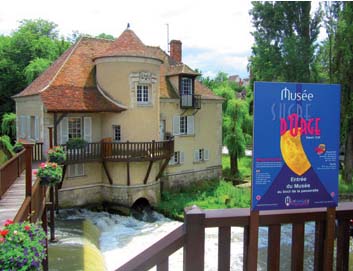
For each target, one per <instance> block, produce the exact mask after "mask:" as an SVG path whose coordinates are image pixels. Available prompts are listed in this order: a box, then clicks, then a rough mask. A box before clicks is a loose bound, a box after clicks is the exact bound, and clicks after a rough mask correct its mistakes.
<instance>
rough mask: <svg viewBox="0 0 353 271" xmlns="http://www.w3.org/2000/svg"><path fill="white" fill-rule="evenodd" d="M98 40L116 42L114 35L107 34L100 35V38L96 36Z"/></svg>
mask: <svg viewBox="0 0 353 271" xmlns="http://www.w3.org/2000/svg"><path fill="white" fill-rule="evenodd" d="M96 38H100V39H107V40H115V38H114V36H113V35H110V34H105V33H100V34H99V35H98V36H96Z"/></svg>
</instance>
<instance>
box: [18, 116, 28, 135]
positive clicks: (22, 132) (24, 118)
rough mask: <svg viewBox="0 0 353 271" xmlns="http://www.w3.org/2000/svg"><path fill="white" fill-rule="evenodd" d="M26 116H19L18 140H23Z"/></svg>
mask: <svg viewBox="0 0 353 271" xmlns="http://www.w3.org/2000/svg"><path fill="white" fill-rule="evenodd" d="M26 123H27V122H26V116H20V133H19V136H20V138H25V136H26Z"/></svg>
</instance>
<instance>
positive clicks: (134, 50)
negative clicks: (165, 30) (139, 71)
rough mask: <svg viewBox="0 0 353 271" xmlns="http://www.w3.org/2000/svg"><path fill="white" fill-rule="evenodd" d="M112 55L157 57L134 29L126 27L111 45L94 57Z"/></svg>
mask: <svg viewBox="0 0 353 271" xmlns="http://www.w3.org/2000/svg"><path fill="white" fill-rule="evenodd" d="M113 56H140V57H149V58H157V56H156V55H154V54H153V52H152V51H151V50H149V49H148V47H147V46H146V45H144V44H143V42H142V41H141V40H140V39H139V37H138V36H137V35H136V34H135V32H134V31H132V30H130V29H126V30H125V31H124V32H123V33H122V34H121V35H120V36H119V37H118V38H117V39H116V40H115V41H113V43H111V45H110V46H109V47H108V48H107V49H106V50H105V51H103V52H102V53H100V54H97V56H96V58H102V57H113Z"/></svg>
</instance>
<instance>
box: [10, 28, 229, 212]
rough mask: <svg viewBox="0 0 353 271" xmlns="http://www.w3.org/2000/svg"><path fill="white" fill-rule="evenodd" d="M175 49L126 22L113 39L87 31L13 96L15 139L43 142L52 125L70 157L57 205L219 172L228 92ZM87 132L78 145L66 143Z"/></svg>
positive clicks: (130, 197) (153, 198)
mask: <svg viewBox="0 0 353 271" xmlns="http://www.w3.org/2000/svg"><path fill="white" fill-rule="evenodd" d="M170 46H171V54H170V55H168V54H166V53H165V52H164V51H162V50H161V49H160V48H159V47H152V46H146V45H144V44H143V43H142V41H141V40H140V39H139V38H138V37H137V36H136V34H135V33H134V32H133V31H132V30H130V29H126V30H125V31H124V32H123V33H122V34H121V35H120V36H119V37H118V38H117V39H116V40H115V41H110V40H104V39H96V38H81V39H80V40H78V41H77V42H76V44H74V45H73V46H72V47H71V48H69V49H68V50H67V51H66V52H65V53H63V55H61V56H60V57H59V58H58V59H57V60H56V61H55V62H54V63H53V64H52V65H51V66H50V67H49V68H48V69H47V70H46V71H45V72H43V73H42V74H41V75H40V76H39V77H38V78H37V79H36V80H35V81H33V82H32V83H31V84H30V85H29V86H28V87H27V88H26V89H24V90H23V91H22V92H21V93H19V94H18V95H16V96H14V97H13V98H14V99H15V101H16V114H17V131H18V134H17V137H18V139H32V140H35V141H37V142H43V144H44V150H48V148H49V142H50V140H49V134H50V133H49V128H50V129H52V131H53V138H52V139H53V141H54V144H55V145H63V146H64V148H65V150H66V151H67V156H68V160H67V163H66V164H65V166H64V172H65V176H64V179H63V183H62V186H61V188H60V190H59V198H60V200H59V202H60V205H61V206H64V207H66V206H80V205H86V204H95V203H101V202H104V201H107V202H113V203H118V204H122V205H126V206H131V205H132V204H133V203H134V202H136V201H137V200H138V199H140V198H145V199H147V200H148V201H149V202H150V204H152V205H153V204H156V203H157V202H158V201H159V197H160V189H161V186H162V188H163V189H173V188H176V187H179V186H183V185H187V184H189V183H191V182H193V181H197V180H204V179H210V178H217V177H219V176H220V174H221V146H222V102H223V99H222V98H220V97H218V96H215V95H214V94H213V93H212V91H211V90H209V89H208V88H206V87H205V86H203V85H202V84H201V83H200V82H199V81H197V80H196V77H197V76H198V75H199V74H198V73H196V72H195V71H193V70H192V69H191V68H189V67H188V66H187V65H185V64H183V63H182V45H181V42H180V41H175V40H174V41H171V44H170ZM76 138H81V139H84V140H85V142H87V143H86V145H85V147H84V148H82V149H69V148H68V147H67V145H66V143H67V142H68V141H70V140H73V139H76Z"/></svg>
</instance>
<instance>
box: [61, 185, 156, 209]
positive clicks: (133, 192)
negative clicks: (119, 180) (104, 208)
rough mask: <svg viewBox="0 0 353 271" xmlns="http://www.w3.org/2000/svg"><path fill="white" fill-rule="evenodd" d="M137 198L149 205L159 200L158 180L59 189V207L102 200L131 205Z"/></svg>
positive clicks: (100, 202) (101, 201) (75, 205)
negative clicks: (132, 183) (122, 184)
mask: <svg viewBox="0 0 353 271" xmlns="http://www.w3.org/2000/svg"><path fill="white" fill-rule="evenodd" d="M139 198H145V199H147V200H148V202H149V203H150V205H152V206H153V205H156V204H157V203H158V202H159V200H160V182H154V183H150V184H147V185H134V186H120V185H107V184H96V185H86V186H78V187H71V188H62V189H60V190H59V206H60V207H61V208H69V207H77V206H85V205H94V204H97V205H99V204H102V203H103V202H108V203H113V204H118V205H121V206H126V207H131V206H132V205H133V204H134V202H135V201H136V200H138V199H139Z"/></svg>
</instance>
